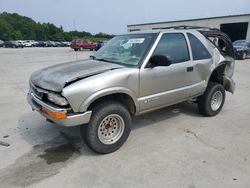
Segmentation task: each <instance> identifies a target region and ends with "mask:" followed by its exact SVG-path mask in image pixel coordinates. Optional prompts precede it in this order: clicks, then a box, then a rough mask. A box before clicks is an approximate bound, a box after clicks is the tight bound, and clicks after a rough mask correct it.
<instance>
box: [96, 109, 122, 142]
mask: <svg viewBox="0 0 250 188" xmlns="http://www.w3.org/2000/svg"><path fill="white" fill-rule="evenodd" d="M124 128H125V123H124V120H123V118H122V117H121V116H120V115H118V114H111V115H109V116H107V117H105V118H104V119H103V120H102V121H101V123H100V125H99V127H98V138H99V140H100V141H101V142H102V143H103V144H107V145H109V144H113V143H115V142H117V141H118V140H119V139H120V138H121V136H122V134H123V132H124Z"/></svg>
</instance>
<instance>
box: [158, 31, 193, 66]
mask: <svg viewBox="0 0 250 188" xmlns="http://www.w3.org/2000/svg"><path fill="white" fill-rule="evenodd" d="M153 55H165V56H169V57H170V59H171V60H172V64H174V63H181V62H185V61H188V60H190V57H189V52H188V46H187V42H186V39H185V36H184V35H183V34H181V33H167V34H163V35H162V37H161V40H160V42H159V43H158V46H157V47H156V49H155V51H154V54H153Z"/></svg>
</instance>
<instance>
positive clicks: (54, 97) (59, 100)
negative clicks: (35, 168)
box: [47, 93, 69, 106]
mask: <svg viewBox="0 0 250 188" xmlns="http://www.w3.org/2000/svg"><path fill="white" fill-rule="evenodd" d="M47 98H48V100H49V101H50V102H52V103H55V104H58V105H60V106H65V105H67V104H69V103H68V101H67V100H66V99H65V98H64V97H62V96H61V95H59V94H56V93H48V94H47Z"/></svg>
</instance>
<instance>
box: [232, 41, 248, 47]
mask: <svg viewBox="0 0 250 188" xmlns="http://www.w3.org/2000/svg"><path fill="white" fill-rule="evenodd" d="M233 45H234V46H247V42H246V41H242V40H241V41H235V42H234V43H233Z"/></svg>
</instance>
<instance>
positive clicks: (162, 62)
mask: <svg viewBox="0 0 250 188" xmlns="http://www.w3.org/2000/svg"><path fill="white" fill-rule="evenodd" d="M171 63H172V61H171V58H170V57H169V56H165V55H153V56H152V57H151V58H150V60H149V64H148V65H149V67H151V68H153V67H158V66H170V65H171Z"/></svg>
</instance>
